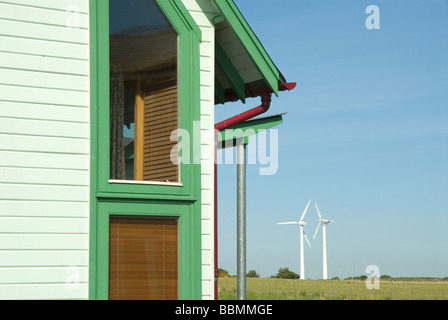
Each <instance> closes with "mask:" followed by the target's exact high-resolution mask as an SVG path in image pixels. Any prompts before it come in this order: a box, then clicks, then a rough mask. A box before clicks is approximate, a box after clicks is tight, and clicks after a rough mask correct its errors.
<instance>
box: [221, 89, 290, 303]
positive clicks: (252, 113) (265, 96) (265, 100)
mask: <svg viewBox="0 0 448 320" xmlns="http://www.w3.org/2000/svg"><path fill="white" fill-rule="evenodd" d="M296 85H297V84H296V83H295V82H286V83H281V84H280V85H279V91H286V90H288V91H290V90H293V89H294V88H295V87H296ZM257 94H258V92H257ZM271 94H272V92H267V91H263V92H260V95H261V105H259V106H258V107H255V108H253V109H250V110H248V111H246V112H243V113H241V114H239V115H236V116H234V117H231V118H229V119H227V120H224V121H221V122H219V123H217V124H215V183H214V185H215V192H214V193H215V194H214V198H215V199H214V202H215V206H214V210H215V213H214V220H215V222H214V232H215V237H214V238H215V245H214V249H215V257H214V263H215V300H218V277H219V271H218V165H217V156H216V155H217V152H218V132H219V131H222V130H225V129H227V128H229V127H231V126H233V125H236V124H238V123H241V122H243V121H246V120H249V119H251V118H253V117H256V116H258V115H260V114H263V113H265V112H266V111H268V110H269V107H270V106H271ZM236 100H237V99H236Z"/></svg>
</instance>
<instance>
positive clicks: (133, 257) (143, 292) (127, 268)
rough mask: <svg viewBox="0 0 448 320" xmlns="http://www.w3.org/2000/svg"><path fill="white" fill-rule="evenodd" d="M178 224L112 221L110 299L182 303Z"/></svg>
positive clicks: (172, 220)
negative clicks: (179, 290) (179, 288)
mask: <svg viewBox="0 0 448 320" xmlns="http://www.w3.org/2000/svg"><path fill="white" fill-rule="evenodd" d="M178 281H179V280H178V221H177V220H175V219H168V218H167V219H165V218H163V219H152V218H133V217H131V218H129V217H114V218H111V220H110V240H109V299H110V300H177V299H178Z"/></svg>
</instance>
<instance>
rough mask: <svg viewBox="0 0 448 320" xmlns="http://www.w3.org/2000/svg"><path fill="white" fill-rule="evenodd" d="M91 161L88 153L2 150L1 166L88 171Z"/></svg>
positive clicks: (0, 152)
mask: <svg viewBox="0 0 448 320" xmlns="http://www.w3.org/2000/svg"><path fill="white" fill-rule="evenodd" d="M89 163H90V158H89V156H88V155H78V154H56V153H37V152H23V151H21V152H16V151H3V150H2V151H0V168H1V167H17V168H44V169H54V168H57V169H59V170H64V169H68V170H77V171H79V170H84V171H88V170H89Z"/></svg>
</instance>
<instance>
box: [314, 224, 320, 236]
mask: <svg viewBox="0 0 448 320" xmlns="http://www.w3.org/2000/svg"><path fill="white" fill-rule="evenodd" d="M320 225H321V223H320V222H319V224H318V225H317V228H316V232H314V237H313V239H314V238H316V235H317V231H318V230H319V227H320Z"/></svg>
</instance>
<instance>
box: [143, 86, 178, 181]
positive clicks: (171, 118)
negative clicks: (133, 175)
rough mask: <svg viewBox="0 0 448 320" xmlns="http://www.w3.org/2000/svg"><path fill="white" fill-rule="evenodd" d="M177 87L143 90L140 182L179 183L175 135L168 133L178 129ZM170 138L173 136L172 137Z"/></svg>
mask: <svg viewBox="0 0 448 320" xmlns="http://www.w3.org/2000/svg"><path fill="white" fill-rule="evenodd" d="M178 118H179V112H178V95H177V84H171V85H164V86H158V87H148V88H146V90H145V121H144V136H145V138H144V153H143V154H144V156H143V157H144V159H143V180H144V181H161V182H179V166H178V165H177V164H175V163H173V161H172V159H171V156H175V157H177V136H176V137H175V138H176V139H175V141H172V140H171V134H172V133H173V131H174V130H176V129H178V127H179V121H178ZM173 137H174V136H173Z"/></svg>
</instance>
